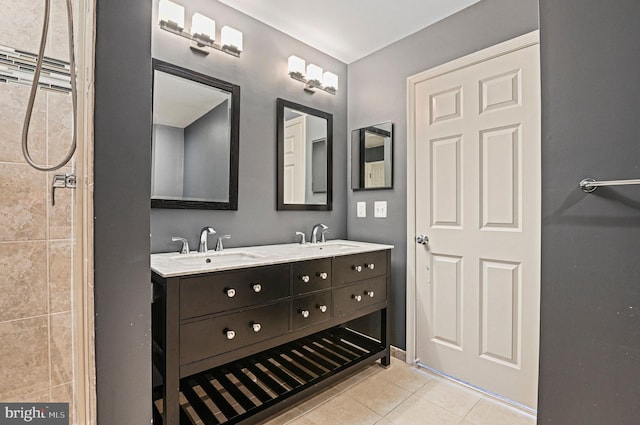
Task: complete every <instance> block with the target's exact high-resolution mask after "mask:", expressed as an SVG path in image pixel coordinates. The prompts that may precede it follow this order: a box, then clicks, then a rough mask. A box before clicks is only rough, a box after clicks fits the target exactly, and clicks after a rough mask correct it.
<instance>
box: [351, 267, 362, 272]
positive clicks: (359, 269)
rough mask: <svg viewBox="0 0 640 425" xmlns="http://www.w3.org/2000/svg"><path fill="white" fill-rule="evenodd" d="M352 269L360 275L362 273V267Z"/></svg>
mask: <svg viewBox="0 0 640 425" xmlns="http://www.w3.org/2000/svg"><path fill="white" fill-rule="evenodd" d="M351 269H352V270H355V271H356V272H358V273H360V272H361V271H362V266H351Z"/></svg>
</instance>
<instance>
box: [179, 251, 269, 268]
mask: <svg viewBox="0 0 640 425" xmlns="http://www.w3.org/2000/svg"><path fill="white" fill-rule="evenodd" d="M256 258H264V255H260V254H256V253H253V252H246V251H229V252H225V251H220V252H215V251H214V252H201V253H197V254H181V255H175V256H173V257H171V260H173V261H177V262H178V263H180V264H183V265H185V266H205V265H211V266H216V265H222V264H227V263H233V262H242V261H247V260H254V259H256Z"/></svg>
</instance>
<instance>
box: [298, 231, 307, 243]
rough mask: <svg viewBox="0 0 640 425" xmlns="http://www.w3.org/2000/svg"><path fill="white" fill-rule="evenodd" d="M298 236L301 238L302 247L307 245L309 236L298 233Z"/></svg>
mask: <svg viewBox="0 0 640 425" xmlns="http://www.w3.org/2000/svg"><path fill="white" fill-rule="evenodd" d="M296 236H300V245H304V244H306V243H307V236H306V235H305V234H304V233H303V232H296Z"/></svg>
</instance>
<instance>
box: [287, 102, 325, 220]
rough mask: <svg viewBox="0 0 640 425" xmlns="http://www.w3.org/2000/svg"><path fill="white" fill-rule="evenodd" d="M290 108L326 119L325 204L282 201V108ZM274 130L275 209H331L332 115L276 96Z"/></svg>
mask: <svg viewBox="0 0 640 425" xmlns="http://www.w3.org/2000/svg"><path fill="white" fill-rule="evenodd" d="M285 108H291V109H295V110H297V111H300V112H303V113H305V114H309V115H314V116H316V117H319V118H324V119H325V120H327V202H326V204H322V205H320V204H285V203H284V116H285V115H284V109H285ZM276 132H277V145H278V147H277V156H278V196H277V198H278V199H277V209H278V210H284V211H287V210H289V211H331V210H332V205H333V115H332V114H330V113H327V112H323V111H319V110H317V109H314V108H310V107H308V106H304V105H300V104H299V103H294V102H290V101H288V100H285V99H281V98H278V99H277V101H276Z"/></svg>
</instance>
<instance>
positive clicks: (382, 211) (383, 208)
mask: <svg viewBox="0 0 640 425" xmlns="http://www.w3.org/2000/svg"><path fill="white" fill-rule="evenodd" d="M373 216H374V217H375V218H387V201H375V202H374V203H373Z"/></svg>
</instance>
